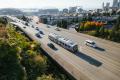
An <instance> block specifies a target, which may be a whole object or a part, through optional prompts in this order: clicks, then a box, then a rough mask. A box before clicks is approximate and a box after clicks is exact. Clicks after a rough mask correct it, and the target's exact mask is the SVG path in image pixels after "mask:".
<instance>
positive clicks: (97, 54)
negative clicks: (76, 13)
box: [7, 16, 120, 80]
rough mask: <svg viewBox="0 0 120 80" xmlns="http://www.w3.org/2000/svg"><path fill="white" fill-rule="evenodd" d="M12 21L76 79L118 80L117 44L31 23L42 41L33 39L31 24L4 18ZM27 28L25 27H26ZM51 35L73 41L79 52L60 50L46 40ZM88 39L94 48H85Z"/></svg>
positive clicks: (13, 18) (119, 49)
mask: <svg viewBox="0 0 120 80" xmlns="http://www.w3.org/2000/svg"><path fill="white" fill-rule="evenodd" d="M7 17H8V18H9V19H12V20H13V21H14V22H11V24H14V25H17V26H18V27H19V28H20V29H21V30H22V31H23V32H25V34H27V35H28V36H29V37H30V38H31V39H33V40H34V41H37V42H38V43H40V44H41V47H42V48H43V50H45V51H46V52H47V53H48V55H49V56H50V57H51V58H52V59H54V60H55V61H56V62H57V63H58V64H59V65H60V66H61V67H63V68H64V69H65V70H66V71H67V72H68V73H70V74H71V75H72V76H73V77H74V78H75V79H77V80H119V79H120V44H119V43H115V42H111V41H107V40H103V39H100V38H96V37H92V36H89V35H85V34H81V33H77V32H72V31H69V30H66V29H60V30H61V31H56V30H55V28H56V27H53V26H50V28H48V27H47V25H45V24H42V23H40V24H35V23H34V21H33V22H31V24H32V25H34V27H38V28H39V29H41V30H42V31H43V32H44V34H45V35H41V36H42V38H38V37H36V36H35V34H36V33H37V30H35V28H32V27H31V26H30V25H29V26H25V25H24V21H21V20H19V19H17V18H16V17H11V16H7ZM25 27H26V28H25ZM51 32H54V33H57V34H59V35H62V36H64V37H66V38H69V39H72V40H73V41H75V42H76V43H77V44H78V48H79V51H78V52H76V53H72V52H70V51H68V50H66V49H64V48H63V47H61V46H59V45H57V44H55V43H54V42H51V41H50V40H49V39H48V34H49V33H51ZM87 39H90V40H94V41H95V42H96V44H97V46H98V47H97V48H92V47H89V46H86V45H85V44H84V41H85V40H87ZM48 43H53V44H54V45H55V47H56V48H57V49H58V50H57V51H54V50H52V49H51V48H50V47H48V46H47V44H48Z"/></svg>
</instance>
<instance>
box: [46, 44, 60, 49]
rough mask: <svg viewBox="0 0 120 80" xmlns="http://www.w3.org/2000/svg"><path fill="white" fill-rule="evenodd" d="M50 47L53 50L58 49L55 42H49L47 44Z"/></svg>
mask: <svg viewBox="0 0 120 80" xmlns="http://www.w3.org/2000/svg"><path fill="white" fill-rule="evenodd" d="M47 45H48V46H49V47H50V48H52V49H53V50H58V49H57V48H56V47H55V46H54V44H52V43H48V44H47Z"/></svg>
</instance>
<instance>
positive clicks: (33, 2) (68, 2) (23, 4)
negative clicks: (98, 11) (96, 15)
mask: <svg viewBox="0 0 120 80" xmlns="http://www.w3.org/2000/svg"><path fill="white" fill-rule="evenodd" d="M103 2H105V3H106V2H110V4H111V5H112V2H113V0H0V8H43V9H44V8H58V9H63V8H68V7H71V6H81V7H82V8H83V9H95V8H102V3H103Z"/></svg>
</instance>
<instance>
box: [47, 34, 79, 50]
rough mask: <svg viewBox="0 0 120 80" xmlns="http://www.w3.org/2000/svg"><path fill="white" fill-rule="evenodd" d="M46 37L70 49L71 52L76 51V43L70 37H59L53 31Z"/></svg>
mask: <svg viewBox="0 0 120 80" xmlns="http://www.w3.org/2000/svg"><path fill="white" fill-rule="evenodd" d="M48 38H49V39H50V40H51V41H53V42H55V43H57V44H59V45H60V46H62V47H64V48H65V49H67V50H69V51H72V52H77V51H78V45H77V44H76V43H74V42H73V41H72V40H70V39H66V38H64V37H61V36H60V35H57V34H55V33H50V34H49V35H48Z"/></svg>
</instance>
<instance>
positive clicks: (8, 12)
mask: <svg viewBox="0 0 120 80" xmlns="http://www.w3.org/2000/svg"><path fill="white" fill-rule="evenodd" d="M23 14H24V13H23V12H22V11H21V10H19V9H15V8H4V9H0V15H23Z"/></svg>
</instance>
